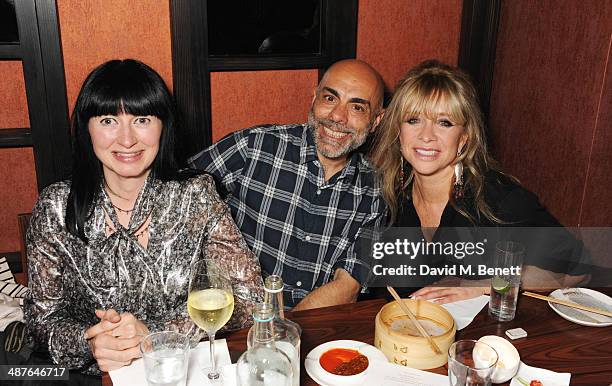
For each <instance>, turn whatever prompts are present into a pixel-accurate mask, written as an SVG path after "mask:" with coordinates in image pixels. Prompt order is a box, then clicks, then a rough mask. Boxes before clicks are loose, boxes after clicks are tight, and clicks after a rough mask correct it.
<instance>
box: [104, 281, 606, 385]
mask: <svg viewBox="0 0 612 386" xmlns="http://www.w3.org/2000/svg"><path fill="white" fill-rule="evenodd" d="M597 290H598V291H600V292H603V293H605V294H607V295H612V288H610V287H607V288H597ZM387 302H389V300H387V299H373V300H365V301H359V302H355V303H350V304H343V305H337V306H332V307H324V308H317V309H310V310H303V311H296V312H286V313H285V316H286V317H287V318H289V319H291V320H293V321H295V322H297V323H299V324H300V326H301V327H302V336H301V339H302V341H301V352H300V355H301V362H302V364H301V366H302V367H301V370H300V378H301V379H300V385H305V386H310V385H317V383H316V382H314V381H313V380H312V379H311V378H310V377H309V376H308V374H307V373H306V370H305V369H304V358H306V356H307V354H308V353H309V352H310V350H312V349H313V348H315V347H316V346H318V345H319V344H322V343H325V342H329V341H332V340H340V339H349V340H357V341H361V342H365V343H368V344H374V320H375V317H376V314H377V313H378V311H379V310H380V309H381V307H382V306H383V305H385V304H386V303H387ZM517 327H521V328H523V329H524V330H526V331H527V334H528V336H527V337H526V338H520V339H517V340H513V341H512V344H514V346H515V347H516V348H517V349H518V351H519V354H520V356H521V361H523V362H524V363H526V364H528V365H530V366H534V367H540V368H545V369H548V370H552V371H556V372H569V373H571V381H570V384H571V385H612V326H610V327H587V326H582V325H579V324H576V323H573V322H570V321H568V320H565V319H563V318H562V317H561V316H559V315H558V314H557V313H555V312H554V311H553V310H552V308H551V307H550V306H549V305H548V304H547V302H546V301H543V300H539V299H534V298H531V297H527V296H522V295H519V299H518V304H517V310H516V316H515V318H514V319H513V320H512V321H509V322H499V321H497V320H495V319H493V318H492V317H491V316H489V314H488V306H486V305H485V307H484V308H483V309H482V310H481V311H480V312H479V313H478V314H477V315H476V317H475V318H474V320H473V321H472V322H471V323H470V324H469V325H468V326H467V327H465V328H463V329H462V330H459V331H457V333H456V337H455V339H456V340H459V339H479V338H480V337H482V336H484V335H498V336H502V337H505V331H506V330H508V329H512V328H517ZM247 333H248V328H245V329H242V330H238V331H233V332H230V333H226V334H223V335H220V336H219V338H225V339H226V341H227V345H228V349H229V353H230V357H231V359H232V362H233V363H235V362H236V361H237V360H238V358H239V357H240V355H241V354H242V353H243V352H244V351H245V350H246V340H247ZM427 371H432V372H435V373H438V374H444V375H446V374H448V370H447V367H446V366H442V367H438V368H434V369H430V370H427ZM102 384H103V385H105V386H107V385H108V386H110V385H112V381H111V379H110V376H109V375H108V374H107V373H105V374H104V375H103V376H102ZM503 385H508V383H504V384H503Z"/></svg>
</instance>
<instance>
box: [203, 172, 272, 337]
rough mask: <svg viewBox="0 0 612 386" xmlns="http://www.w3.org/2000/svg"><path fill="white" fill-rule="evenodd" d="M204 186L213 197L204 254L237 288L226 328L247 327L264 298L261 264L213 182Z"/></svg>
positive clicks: (210, 196) (234, 287)
mask: <svg viewBox="0 0 612 386" xmlns="http://www.w3.org/2000/svg"><path fill="white" fill-rule="evenodd" d="M207 178H210V177H207ZM204 189H206V190H207V191H208V192H207V193H208V196H209V200H210V208H209V211H210V212H209V213H210V216H209V218H210V220H209V222H208V225H207V228H208V237H207V239H206V241H205V243H206V245H205V246H204V256H206V258H209V259H211V260H213V261H214V262H215V263H216V264H217V265H218V266H219V267H220V268H221V269H222V270H223V271H224V272H227V273H228V274H229V275H230V279H231V281H232V287H233V291H234V313H233V315H232V318H231V320H230V321H229V322H228V324H227V325H226V326H225V329H227V330H235V329H239V328H244V327H247V326H249V325H251V324H252V319H253V317H252V312H253V306H254V305H255V303H257V302H261V301H263V279H262V277H261V267H260V265H259V261H258V260H257V257H255V255H254V254H253V252H251V250H250V249H249V247H248V246H247V244H246V242H245V241H244V239H243V237H242V234H241V233H240V231H239V230H238V227H237V226H236V224H235V223H234V220H233V219H232V216H231V215H230V212H229V208H228V207H227V205H226V204H225V203H224V202H223V201H221V199H220V198H219V196H218V194H217V192H216V191H215V189H214V185H213V184H212V182H208V184H207V186H206V187H205V188H204Z"/></svg>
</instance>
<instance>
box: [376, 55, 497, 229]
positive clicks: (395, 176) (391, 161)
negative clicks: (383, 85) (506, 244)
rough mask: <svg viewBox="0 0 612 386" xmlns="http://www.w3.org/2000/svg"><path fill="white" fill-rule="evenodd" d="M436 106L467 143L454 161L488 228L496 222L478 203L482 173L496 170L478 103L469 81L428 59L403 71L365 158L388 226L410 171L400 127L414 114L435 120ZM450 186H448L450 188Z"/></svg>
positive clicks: (405, 191)
mask: <svg viewBox="0 0 612 386" xmlns="http://www.w3.org/2000/svg"><path fill="white" fill-rule="evenodd" d="M440 103H445V104H446V105H447V106H448V110H449V111H447V113H448V114H449V118H450V119H451V120H452V121H453V122H454V123H455V124H457V125H461V126H463V127H464V129H465V133H466V134H467V141H466V143H465V145H464V146H463V149H460V150H461V153H460V155H459V156H458V158H457V160H458V161H461V162H462V163H463V168H464V181H465V189H466V190H468V191H470V192H471V193H472V195H473V200H474V208H475V209H476V215H477V216H478V218H480V217H481V216H484V217H485V218H487V219H488V220H490V221H492V222H494V223H500V222H502V221H501V220H500V219H499V218H497V217H496V216H495V215H494V214H493V212H492V211H491V209H490V208H489V206H488V205H487V203H486V202H485V200H484V174H485V173H486V172H487V170H490V169H495V170H499V169H498V167H497V166H496V164H495V161H494V160H493V159H492V158H491V156H490V155H489V153H488V151H487V144H486V140H485V133H484V120H483V115H482V111H481V109H480V106H479V104H478V95H477V93H476V89H475V88H474V85H473V84H472V81H471V80H470V77H469V76H468V75H467V74H466V73H464V72H463V71H461V70H459V69H458V68H454V67H451V66H448V65H446V64H444V63H441V62H439V61H436V60H428V61H425V62H422V63H420V64H418V65H417V66H416V67H414V68H413V69H411V70H410V71H408V73H407V74H406V76H405V77H404V78H403V79H402V80H400V82H399V83H398V84H397V87H396V89H395V93H394V94H393V98H392V99H391V102H390V103H389V106H388V107H387V109H386V111H385V115H384V117H383V119H382V121H381V123H380V125H379V126H378V128H377V129H376V131H375V138H374V145H373V147H372V149H371V151H370V158H371V160H372V162H373V163H374V164H375V165H376V166H377V168H378V173H379V178H381V180H382V185H383V196H384V199H385V201H386V203H387V205H388V207H389V209H390V212H391V223H394V221H395V219H396V217H397V213H398V202H399V201H400V200H401V198H402V195H403V194H410V192H409V191H408V189H407V188H408V187H409V186H411V182H412V179H413V172H412V170H411V168H410V165H409V164H408V162H402V160H403V156H402V153H401V151H400V141H399V135H400V128H401V125H402V123H403V122H406V121H407V120H408V119H410V118H414V117H418V116H419V115H420V114H423V115H425V116H426V117H428V118H429V119H435V117H436V111H437V110H436V107H437V106H438V105H439V104H440ZM403 164H405V166H404V175H405V176H406V177H405V178H404V184H403V186H400V185H401V183H400V180H401V178H400V174H401V168H402V165H403ZM451 183H452V181H449V184H451ZM449 202H450V203H451V205H453V207H454V208H455V209H456V210H457V211H459V213H461V214H462V215H464V216H465V217H467V218H468V219H470V220H471V221H472V222H474V221H475V220H476V219H474V218H473V216H472V215H470V214H469V213H468V212H467V211H465V210H463V209H462V208H461V207H459V206H457V205H456V203H455V202H454V200H453V198H452V195H450V197H449Z"/></svg>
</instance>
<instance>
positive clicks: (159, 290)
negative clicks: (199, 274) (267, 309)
mask: <svg viewBox="0 0 612 386" xmlns="http://www.w3.org/2000/svg"><path fill="white" fill-rule="evenodd" d="M175 124H176V117H175V108H174V104H173V102H172V98H171V95H170V92H169V91H168V89H167V87H166V85H165V83H164V81H163V80H162V78H161V77H160V76H159V75H158V74H157V73H156V72H155V71H154V70H153V69H151V68H150V67H148V66H147V65H145V64H143V63H141V62H138V61H136V60H112V61H109V62H106V63H104V64H102V65H101V66H99V67H97V68H96V69H95V70H93V72H92V73H91V74H89V76H88V77H87V79H86V80H85V83H84V84H83V87H82V89H81V91H80V93H79V96H78V98H77V101H76V105H75V108H74V111H73V114H72V130H73V135H74V155H75V156H74V165H73V171H72V178H71V179H70V180H68V181H63V182H58V183H56V184H53V185H51V186H49V187H47V188H46V189H45V190H44V191H43V192H42V193H41V195H40V198H39V200H38V202H37V204H36V206H35V208H34V210H33V213H32V218H31V223H30V228H29V230H28V234H27V251H28V266H29V272H30V280H29V282H30V289H31V293H30V296H29V298H28V300H27V301H26V304H25V314H26V320H27V324H28V333H29V338H30V341H31V342H32V343H33V344H34V345H35V347H36V349H37V350H43V351H48V353H49V354H50V356H51V359H52V360H53V362H54V363H56V364H59V365H62V366H66V367H68V368H70V369H80V370H81V371H82V372H85V373H89V374H99V371H100V370H103V371H109V370H113V369H117V368H119V367H121V366H124V365H127V364H129V363H130V362H131V361H132V360H133V359H134V358H137V357H139V356H140V351H139V347H138V344H139V342H140V340H141V339H142V336H144V335H145V334H147V333H149V332H153V331H161V330H169V329H170V330H177V331H181V332H184V333H191V334H193V335H194V336H193V337H194V340H195V339H198V338H199V335H198V334H197V333H196V331H199V330H198V329H197V328H194V325H193V323H192V322H191V320H190V319H189V317H188V314H187V307H186V301H187V295H188V285H189V275H190V265H191V264H192V263H193V262H195V261H197V260H199V259H202V258H207V259H211V260H212V261H214V262H215V264H217V265H219V266H220V267H221V268H222V269H223V270H224V271H226V272H228V273H229V274H230V275H231V280H232V284H233V286H234V295H235V299H236V308H235V310H234V314H233V317H232V319H231V321H230V322H229V323H228V328H240V327H244V326H245V325H246V324H247V323H248V321H249V320H250V317H249V316H250V310H251V308H252V305H253V304H254V303H255V302H256V301H259V300H260V299H261V297H262V294H261V288H262V285H263V283H262V279H261V273H260V267H259V263H258V261H257V259H256V258H255V257H254V255H253V254H252V253H251V252H250V250H249V249H248V247H247V245H246V243H245V242H244V240H243V238H242V236H241V234H240V232H239V230H238V229H237V227H236V225H235V224H234V222H233V220H232V218H231V216H230V213H229V211H228V209H227V207H226V206H225V204H224V203H223V202H222V201H221V200H220V199H219V197H218V195H217V193H216V190H215V186H214V182H213V180H212V179H211V178H210V177H209V176H208V175H194V174H193V173H191V174H189V173H185V172H181V171H180V170H179V168H178V166H177V162H176V160H175V154H174V144H175Z"/></svg>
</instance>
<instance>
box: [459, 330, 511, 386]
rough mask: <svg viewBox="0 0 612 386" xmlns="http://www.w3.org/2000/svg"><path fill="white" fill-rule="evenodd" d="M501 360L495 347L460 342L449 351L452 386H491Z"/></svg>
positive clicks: (467, 340)
mask: <svg viewBox="0 0 612 386" xmlns="http://www.w3.org/2000/svg"><path fill="white" fill-rule="evenodd" d="M498 359H499V357H498V355H497V352H496V351H495V349H493V347H491V346H489V345H488V344H486V343H482V342H478V341H475V340H470V339H466V340H458V341H457V342H455V343H453V344H452V345H451V346H450V347H449V349H448V380H449V382H450V385H451V386H490V385H491V375H492V374H493V371H494V370H495V365H496V364H497V360H498Z"/></svg>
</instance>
